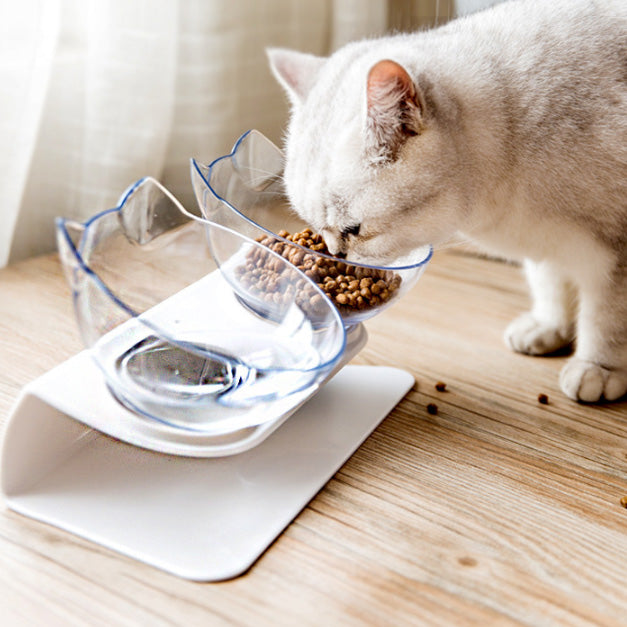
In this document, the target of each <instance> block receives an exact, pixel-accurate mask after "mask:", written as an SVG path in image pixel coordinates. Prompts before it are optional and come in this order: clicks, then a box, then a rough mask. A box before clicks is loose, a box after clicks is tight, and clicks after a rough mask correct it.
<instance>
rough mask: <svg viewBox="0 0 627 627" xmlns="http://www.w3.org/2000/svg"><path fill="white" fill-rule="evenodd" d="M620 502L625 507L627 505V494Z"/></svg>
mask: <svg viewBox="0 0 627 627" xmlns="http://www.w3.org/2000/svg"><path fill="white" fill-rule="evenodd" d="M620 504H621V505H622V506H623V507H627V496H623V497H621V499H620Z"/></svg>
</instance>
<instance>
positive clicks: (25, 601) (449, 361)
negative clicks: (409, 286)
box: [0, 252, 627, 626]
mask: <svg viewBox="0 0 627 627" xmlns="http://www.w3.org/2000/svg"><path fill="white" fill-rule="evenodd" d="M527 304H528V298H527V295H526V291H525V286H524V281H523V279H522V277H521V275H520V272H519V270H518V269H517V268H515V267H513V266H508V265H505V264H502V263H499V262H495V261H488V260H484V259H478V258H476V257H472V256H466V255H462V254H454V253H450V252H449V253H440V254H436V255H435V258H434V260H433V261H432V263H431V264H430V266H429V268H428V269H427V271H426V273H425V275H424V276H423V278H422V279H421V280H420V281H419V283H418V284H417V286H416V287H415V289H414V290H413V291H412V292H411V293H410V294H408V295H407V296H406V297H405V298H404V299H403V301H402V302H401V303H400V304H398V305H396V306H395V307H394V308H393V309H390V310H388V311H387V312H385V313H384V314H382V315H381V316H380V317H378V318H376V319H374V320H372V321H371V322H369V323H368V325H367V326H368V330H369V333H370V339H369V342H368V345H367V346H366V348H365V349H364V350H363V351H362V353H361V354H360V355H359V356H358V358H357V359H356V360H355V361H356V362H357V363H365V364H383V365H395V366H400V367H404V368H406V369H407V370H409V371H410V372H411V373H412V374H413V375H414V376H415V378H416V381H417V384H416V386H415V388H414V390H413V391H411V392H410V393H409V395H408V396H407V397H406V398H405V399H404V400H403V401H402V402H401V403H400V404H399V406H398V407H397V408H396V410H395V411H394V412H393V413H392V414H391V415H390V416H389V417H388V418H387V419H386V420H385V421H384V422H383V423H382V425H381V426H380V427H379V428H378V429H377V431H376V432H375V433H374V434H373V435H372V436H371V437H370V438H369V439H368V440H367V441H366V442H365V443H364V444H363V445H362V447H361V448H360V449H359V450H358V451H357V452H356V453H355V455H354V456H353V457H352V458H351V459H350V460H349V461H348V462H347V463H346V465H345V466H344V467H343V468H342V469H341V470H340V471H339V472H338V473H337V475H336V476H335V477H334V478H333V479H332V480H331V481H330V482H329V483H328V484H327V486H326V487H325V488H324V489H323V490H322V491H321V492H320V493H319V494H318V495H317V496H316V497H315V498H314V500H313V501H311V503H310V504H309V506H308V507H307V508H306V509H305V510H303V512H302V513H301V514H300V515H299V516H298V517H297V518H296V519H295V520H294V522H293V523H292V524H291V525H290V526H289V527H288V528H287V529H286V530H285V532H284V533H283V534H282V535H281V536H280V537H279V538H278V539H277V540H276V542H275V543H274V544H273V545H272V546H271V547H270V548H269V549H268V551H267V552H266V553H265V554H264V555H263V556H262V557H261V558H260V559H259V561H258V562H257V563H256V564H255V565H254V566H253V567H252V568H251V569H250V571H249V572H248V573H246V574H245V575H244V576H242V577H240V578H238V579H236V580H233V581H229V582H224V583H219V584H196V583H190V582H186V581H183V580H180V579H177V578H175V577H172V576H169V575H166V574H164V573H162V572H160V571H157V570H154V569H152V568H150V567H148V566H144V565H141V564H139V563H136V562H134V561H132V560H130V559H126V558H124V557H120V556H119V555H117V554H115V553H113V552H110V551H108V550H105V549H102V548H100V547H98V546H96V545H93V544H91V543H89V542H86V541H83V540H81V539H79V538H77V537H75V536H72V535H70V534H67V533H64V532H61V531H59V530H57V529H55V528H52V527H48V526H46V525H43V524H40V523H36V522H33V521H31V520H29V519H26V518H24V517H22V516H20V515H18V514H15V513H12V512H10V511H7V510H6V509H4V510H3V511H2V512H0V562H1V563H2V567H1V568H0V624H2V625H3V626H4V625H13V624H15V625H23V624H37V625H46V626H49V625H117V624H123V625H162V624H163V625H183V624H184V625H199V624H203V625H207V624H211V625H213V624H241V625H276V624H284V625H351V624H361V625H406V624H411V625H422V624H425V625H475V624H481V625H497V624H498V625H534V626H535V625H569V626H570V625H626V624H627V509H625V508H624V507H622V506H621V504H620V499H621V497H623V496H625V495H627V403H625V402H622V403H616V404H609V405H605V406H585V405H580V404H576V403H574V402H572V401H570V400H568V399H566V398H565V397H564V396H563V395H562V394H561V392H560V391H559V388H558V384H557V377H558V373H559V370H560V368H561V366H562V365H563V363H564V362H565V359H566V357H550V358H532V357H525V356H521V355H515V354H513V353H511V352H510V351H509V350H508V349H507V348H506V347H505V345H504V343H503V341H502V333H503V329H504V327H505V325H506V324H507V322H508V321H509V320H510V319H511V318H513V317H514V316H515V315H516V314H517V313H519V312H521V311H523V310H524V309H525V307H526V306H527ZM80 349H81V346H80V342H79V340H78V336H77V333H76V329H75V324H74V319H73V314H72V311H71V306H70V300H69V294H68V291H67V289H66V287H65V285H64V282H63V279H62V276H61V272H60V269H59V265H58V263H57V262H56V259H55V258H54V257H45V258H41V259H36V260H31V261H28V262H25V263H22V264H19V265H17V266H15V267H13V268H10V269H8V270H4V271H0V375H1V376H0V417H1V418H2V420H5V419H6V416H7V413H8V411H9V408H10V405H11V403H12V402H13V400H14V398H15V396H16V394H17V392H18V390H19V389H20V387H21V386H22V385H23V384H25V383H26V382H27V381H29V380H30V379H32V378H34V377H36V376H38V375H39V374H41V373H43V372H44V371H46V370H47V369H49V368H51V367H52V366H54V365H55V364H57V363H59V362H61V361H62V360H64V359H65V358H67V357H69V356H71V355H72V354H74V353H75V352H77V351H78V350H80ZM438 381H442V382H445V383H446V387H447V391H445V392H438V391H437V390H436V389H435V384H436V382H438ZM540 393H543V394H546V395H548V397H549V404H548V405H543V404H540V403H539V402H538V400H537V398H538V395H539V394H540ZM429 403H434V404H436V405H437V408H438V410H437V414H436V415H431V414H429V413H428V412H427V409H426V407H427V405H428V404H429Z"/></svg>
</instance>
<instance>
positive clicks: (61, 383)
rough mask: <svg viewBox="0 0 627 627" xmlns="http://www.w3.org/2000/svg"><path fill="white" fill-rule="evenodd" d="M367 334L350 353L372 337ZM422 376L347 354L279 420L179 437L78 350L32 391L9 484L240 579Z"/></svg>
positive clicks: (20, 406)
mask: <svg viewBox="0 0 627 627" xmlns="http://www.w3.org/2000/svg"><path fill="white" fill-rule="evenodd" d="M359 333H360V335H359V336H358V337H355V336H354V337H353V343H352V345H351V344H349V347H348V349H347V353H346V356H345V357H346V358H345V360H344V362H343V363H346V361H348V360H349V359H350V358H352V356H353V355H354V354H355V353H356V352H358V351H359V349H360V348H361V347H362V346H363V344H364V343H365V338H366V335H365V331H363V329H362V330H360V331H359ZM351 346H352V348H351ZM413 383H414V380H413V377H412V376H411V375H410V374H409V373H407V372H405V371H402V370H398V369H396V368H387V367H372V366H345V367H344V368H342V369H341V370H340V371H339V372H338V373H337V374H336V375H335V376H334V377H333V379H332V380H330V381H328V382H327V383H325V384H324V386H323V387H322V388H321V389H319V390H318V391H317V392H316V394H315V395H314V396H313V397H312V398H311V399H309V400H308V401H307V402H306V403H305V404H304V405H303V404H302V403H303V402H305V401H306V400H307V399H304V398H301V399H295V400H294V403H293V406H292V407H290V408H288V411H285V412H284V413H283V414H282V415H281V416H280V417H279V418H277V419H276V420H274V421H272V422H271V423H265V424H262V425H259V426H257V427H251V428H249V429H242V430H240V431H238V432H236V433H233V434H230V435H227V436H212V437H211V438H207V436H202V434H201V435H184V436H179V435H178V431H177V430H176V429H172V430H171V432H168V429H170V428H169V427H165V426H164V425H159V424H158V423H156V422H153V421H151V420H150V419H146V418H141V417H140V416H137V415H135V414H133V413H132V412H129V411H128V410H127V409H125V408H124V407H122V405H120V404H119V403H118V402H117V401H116V400H115V399H114V398H113V397H112V396H111V394H110V393H109V391H108V389H107V387H106V384H105V382H104V379H103V377H102V375H101V373H100V371H99V370H98V369H97V367H96V366H95V365H94V364H93V363H92V361H91V359H90V357H89V355H88V354H87V353H86V352H84V353H80V354H79V355H76V356H75V357H73V358H72V359H70V360H68V361H67V362H64V363H63V364H61V365H60V366H58V367H57V368H55V369H53V370H51V371H50V372H48V373H46V374H44V375H43V376H42V377H40V378H39V379H36V380H35V381H33V382H32V383H30V384H28V385H27V386H26V387H25V388H24V389H23V391H22V393H21V395H20V397H19V399H18V400H17V402H16V405H15V407H14V409H13V411H12V413H11V415H10V417H9V420H8V423H7V426H6V430H5V434H4V441H3V444H2V451H1V454H2V492H3V494H4V497H5V501H6V503H7V505H8V506H9V507H10V508H11V509H14V510H16V511H18V512H21V513H22V514H24V515H26V516H30V517H32V518H35V519H38V520H41V521H43V522H46V523H49V524H52V525H55V526H57V527H60V528H62V529H65V530H67V531H70V532H72V533H75V534H77V535H79V536H82V537H84V538H87V539H89V540H91V541H93V542H96V543H98V544H102V545H104V546H106V547H109V548H111V549H113V550H115V551H119V552H120V553H123V554H125V555H128V556H131V557H133V558H135V559H138V560H141V561H143V562H146V563H148V564H151V565H153V566H156V567H158V568H161V569H163V570H165V571H168V572H171V573H173V574H175V575H178V576H180V577H184V578H187V579H193V580H199V581H216V580H222V579H228V578H231V577H235V576H237V575H239V574H241V573H242V572H244V571H245V570H247V569H248V568H249V567H250V566H251V564H252V563H253V562H254V561H255V560H256V559H257V558H258V557H259V555H261V553H262V552H263V551H264V550H265V549H266V547H267V546H268V545H269V544H270V543H271V542H272V541H273V540H274V539H275V538H276V537H277V536H278V535H279V534H280V533H281V531H282V530H283V529H284V528H285V527H286V526H287V525H288V524H289V523H290V521H291V520H292V519H293V518H294V517H295V516H296V515H297V514H298V512H299V511H300V510H301V509H302V508H303V507H304V506H305V505H306V504H307V503H308V501H309V500H310V499H311V498H312V497H313V496H314V495H315V494H316V493H317V492H318V491H319V490H320V489H321V488H322V486H324V484H325V483H326V482H327V481H328V480H329V479H330V478H331V477H332V476H333V474H334V473H335V472H336V471H337V470H338V469H339V468H340V466H342V464H343V463H344V462H345V461H346V460H347V459H348V458H349V457H350V456H351V455H352V453H353V452H354V451H355V450H356V449H357V448H358V447H359V445H360V444H361V443H362V442H363V441H364V440H365V439H366V438H367V437H368V435H369V434H370V433H371V432H372V431H373V430H374V429H375V428H376V426H377V425H378V424H379V423H380V422H381V421H382V420H383V418H385V416H386V415H387V414H388V413H389V412H390V411H391V410H392V409H393V408H394V406H395V405H396V404H397V403H398V401H399V400H400V399H401V398H402V397H403V396H404V395H405V394H406V392H407V391H408V390H409V389H410V388H411V386H412V385H413ZM301 405H302V406H301ZM290 416H291V417H290ZM288 417H289V420H287V418H288ZM279 426H280V429H279V428H278V427H279ZM236 453H238V454H236Z"/></svg>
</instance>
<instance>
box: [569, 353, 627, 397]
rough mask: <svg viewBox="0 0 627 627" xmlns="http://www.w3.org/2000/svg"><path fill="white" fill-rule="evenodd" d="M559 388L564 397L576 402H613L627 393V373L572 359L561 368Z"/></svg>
mask: <svg viewBox="0 0 627 627" xmlns="http://www.w3.org/2000/svg"><path fill="white" fill-rule="evenodd" d="M560 386H561V388H562V391H563V392H564V394H566V396H569V397H570V398H572V399H573V400H576V401H584V402H586V403H596V402H597V401H599V400H601V398H605V400H608V401H615V400H616V399H618V398H620V397H621V396H623V395H624V394H625V393H626V392H627V372H625V371H621V370H608V369H607V368H603V367H602V366H599V364H595V363H594V362H591V361H584V360H583V359H577V358H576V357H573V358H572V359H570V360H569V361H568V363H567V364H566V365H565V366H564V367H563V368H562V372H561V373H560Z"/></svg>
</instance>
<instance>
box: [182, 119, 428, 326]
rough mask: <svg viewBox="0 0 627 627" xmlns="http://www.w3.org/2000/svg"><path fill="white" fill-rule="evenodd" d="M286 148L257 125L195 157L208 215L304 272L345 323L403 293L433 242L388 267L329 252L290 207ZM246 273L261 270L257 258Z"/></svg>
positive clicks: (195, 176) (198, 189)
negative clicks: (227, 146)
mask: <svg viewBox="0 0 627 627" xmlns="http://www.w3.org/2000/svg"><path fill="white" fill-rule="evenodd" d="M282 174H283V154H282V151H281V150H280V149H279V148H278V147H277V146H275V145H274V144H273V143H272V142H271V141H270V140H269V139H267V138H266V137H265V136H264V135H263V134H261V133H260V132H258V131H255V130H252V131H248V132H247V133H245V134H244V135H242V137H240V138H239V139H238V141H237V142H236V144H235V146H234V148H233V150H232V151H231V153H229V154H228V155H225V156H223V157H220V158H218V159H216V160H215V161H213V162H212V163H210V164H208V165H204V164H202V163H200V162H199V161H197V160H195V159H193V160H192V162H191V177H192V184H193V187H194V192H195V195H196V199H197V201H198V205H199V207H200V211H201V213H202V215H203V217H204V218H205V219H207V220H210V221H212V222H215V223H217V224H221V225H223V226H227V227H228V228H231V229H233V230H235V231H237V232H239V233H241V234H243V235H246V236H247V237H249V238H251V239H253V240H255V241H257V242H258V243H260V244H261V245H262V246H263V247H264V248H266V249H268V250H271V251H273V252H275V253H276V254H278V255H279V256H281V257H282V258H283V259H286V260H287V261H289V262H290V263H291V264H292V265H293V266H294V267H296V268H297V269H298V270H300V271H301V272H302V273H303V274H305V275H306V276H307V277H308V278H309V279H310V280H311V281H312V282H313V283H314V284H315V285H316V286H317V287H318V288H319V289H320V291H321V292H322V293H323V294H324V295H325V296H326V297H327V298H328V300H330V301H331V302H332V303H333V304H334V306H335V307H336V308H337V309H338V311H339V312H340V315H341V316H342V320H343V321H344V324H345V326H346V327H351V326H354V325H356V324H359V323H360V322H363V321H364V320H367V319H368V318H371V317H372V316H374V315H377V314H378V313H380V312H381V311H383V310H384V309H386V308H387V307H389V306H390V305H392V304H393V303H395V302H396V301H398V299H399V298H401V297H402V296H403V294H405V293H406V292H407V291H408V290H409V289H410V288H411V287H412V286H413V285H414V284H415V283H416V281H417V280H418V279H419V278H420V276H421V275H422V273H423V271H424V269H425V267H426V265H427V264H428V262H429V260H430V259H431V255H432V249H431V247H429V246H426V247H422V248H420V249H418V250H416V251H415V252H414V253H413V254H412V255H411V257H410V258H404V259H399V260H398V261H397V262H393V263H391V264H390V265H386V266H380V265H371V264H367V263H360V262H357V261H354V260H351V259H343V258H339V257H336V256H334V255H332V254H331V253H330V252H329V249H328V248H327V245H326V243H325V242H324V240H323V238H322V236H321V235H320V234H318V233H314V232H313V231H312V229H311V228H309V226H308V225H307V224H306V223H305V222H303V220H301V219H300V218H299V217H298V215H297V214H296V213H295V212H294V211H293V209H292V207H291V206H290V203H289V201H288V199H287V197H286V194H285V191H284V188H283V182H282ZM253 266H254V264H250V265H249V269H250V270H249V271H251V272H252V271H253V269H256V270H257V271H260V270H259V267H258V266H259V264H257V266H256V267H253Z"/></svg>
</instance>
